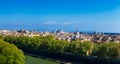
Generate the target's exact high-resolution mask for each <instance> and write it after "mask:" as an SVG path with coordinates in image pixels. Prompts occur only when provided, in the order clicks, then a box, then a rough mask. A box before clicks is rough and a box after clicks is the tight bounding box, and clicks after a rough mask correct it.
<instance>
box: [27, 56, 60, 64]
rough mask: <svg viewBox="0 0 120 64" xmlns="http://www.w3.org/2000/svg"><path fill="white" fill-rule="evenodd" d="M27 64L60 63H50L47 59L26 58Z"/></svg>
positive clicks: (52, 63)
mask: <svg viewBox="0 0 120 64" xmlns="http://www.w3.org/2000/svg"><path fill="white" fill-rule="evenodd" d="M25 64H59V63H56V62H54V61H49V60H46V59H41V58H35V57H31V56H26V62H25Z"/></svg>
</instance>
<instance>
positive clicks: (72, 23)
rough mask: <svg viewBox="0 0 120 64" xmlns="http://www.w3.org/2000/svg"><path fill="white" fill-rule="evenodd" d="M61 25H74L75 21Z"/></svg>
mask: <svg viewBox="0 0 120 64" xmlns="http://www.w3.org/2000/svg"><path fill="white" fill-rule="evenodd" d="M61 25H76V22H75V21H72V22H63V23H62V24H61Z"/></svg>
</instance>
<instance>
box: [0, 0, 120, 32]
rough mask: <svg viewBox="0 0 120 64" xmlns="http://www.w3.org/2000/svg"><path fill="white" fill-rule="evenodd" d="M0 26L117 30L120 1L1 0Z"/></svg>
mask: <svg viewBox="0 0 120 64" xmlns="http://www.w3.org/2000/svg"><path fill="white" fill-rule="evenodd" d="M0 29H28V30H52V29H63V30H66V31H75V30H76V29H79V31H96V30H97V31H100V32H117V33H120V0H0Z"/></svg>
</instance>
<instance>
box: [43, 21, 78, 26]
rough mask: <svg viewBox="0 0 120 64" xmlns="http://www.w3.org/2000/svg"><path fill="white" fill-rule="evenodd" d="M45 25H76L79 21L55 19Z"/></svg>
mask: <svg viewBox="0 0 120 64" xmlns="http://www.w3.org/2000/svg"><path fill="white" fill-rule="evenodd" d="M44 24H45V25H62V26H65V25H76V24H77V23H76V22H75V21H69V22H61V23H60V22H55V21H48V22H45V23H44Z"/></svg>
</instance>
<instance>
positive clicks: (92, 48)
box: [2, 35, 120, 58]
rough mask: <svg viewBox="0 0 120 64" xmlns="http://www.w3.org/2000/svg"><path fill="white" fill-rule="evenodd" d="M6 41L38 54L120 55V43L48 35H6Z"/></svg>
mask: <svg viewBox="0 0 120 64" xmlns="http://www.w3.org/2000/svg"><path fill="white" fill-rule="evenodd" d="M2 39H3V40H4V41H7V42H9V43H12V44H15V45H16V46H18V47H19V48H20V49H22V50H23V51H24V52H26V53H32V54H37V55H42V54H48V53H50V54H49V55H52V54H55V53H59V54H73V55H80V56H97V57H105V58H106V57H108V58H119V57H120V44H119V43H106V44H100V45H98V44H94V43H92V42H81V41H73V42H68V41H62V40H55V38H54V36H51V35H50V36H46V37H33V38H31V37H27V36H21V37H13V36H6V37H4V38H2Z"/></svg>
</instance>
